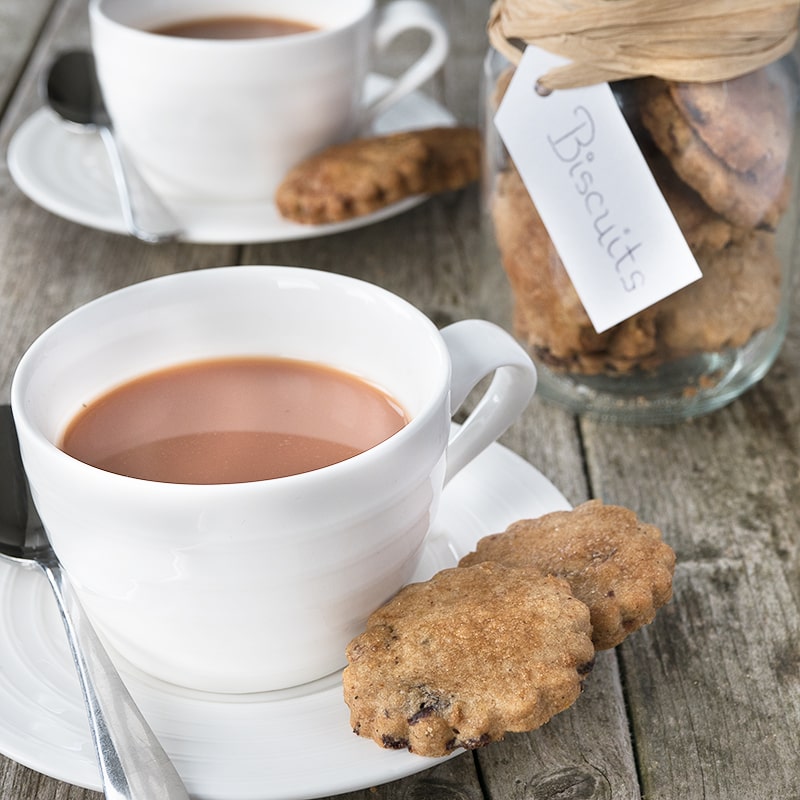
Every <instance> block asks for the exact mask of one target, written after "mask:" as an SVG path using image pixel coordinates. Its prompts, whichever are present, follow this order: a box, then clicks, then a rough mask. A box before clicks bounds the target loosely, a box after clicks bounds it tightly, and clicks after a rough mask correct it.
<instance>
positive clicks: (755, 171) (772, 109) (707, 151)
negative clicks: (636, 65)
mask: <svg viewBox="0 0 800 800" xmlns="http://www.w3.org/2000/svg"><path fill="white" fill-rule="evenodd" d="M639 87H640V93H639V102H640V107H641V117H642V122H643V124H644V126H645V128H646V129H647V130H648V131H649V133H650V135H651V136H652V137H653V140H654V142H655V143H656V145H657V146H658V147H659V149H661V151H662V152H664V154H665V155H666V156H667V157H668V158H669V160H670V161H671V163H672V166H673V167H674V169H675V171H676V172H677V173H678V175H680V177H681V178H682V179H683V180H684V181H685V182H686V183H687V184H689V185H690V186H691V187H692V188H693V189H695V190H696V191H697V192H698V193H699V194H700V195H701V196H702V197H703V199H704V200H705V201H706V203H708V205H709V206H710V207H711V208H713V209H714V210H716V211H717V212H719V213H720V214H722V215H723V216H724V217H725V218H726V219H728V220H729V221H730V222H731V223H733V224H734V225H737V226H740V227H745V228H752V227H757V226H758V227H766V228H770V229H772V228H774V227H775V226H776V225H777V222H778V220H779V219H780V216H781V215H782V213H783V211H784V210H785V206H786V202H787V200H788V195H789V191H788V185H787V177H786V165H787V160H788V155H789V146H790V135H791V106H790V103H789V99H788V97H787V96H786V93H785V89H784V87H783V85H782V81H781V78H780V76H779V75H778V74H777V73H775V72H773V71H771V70H769V68H764V69H762V70H759V71H757V72H755V73H752V74H750V75H745V76H742V77H740V78H735V79H732V80H729V81H724V82H721V83H711V84H703V85H694V84H682V83H672V82H669V81H663V80H660V79H656V78H651V79H645V80H642V81H640V82H639Z"/></svg>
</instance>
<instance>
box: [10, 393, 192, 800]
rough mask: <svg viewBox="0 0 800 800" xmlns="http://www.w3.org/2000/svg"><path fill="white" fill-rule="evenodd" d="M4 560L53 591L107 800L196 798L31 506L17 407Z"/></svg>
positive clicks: (11, 447)
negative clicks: (40, 577)
mask: <svg viewBox="0 0 800 800" xmlns="http://www.w3.org/2000/svg"><path fill="white" fill-rule="evenodd" d="M0 475H2V476H3V481H2V483H0V558H2V559H3V560H6V561H12V562H14V563H16V564H19V565H21V566H23V567H26V568H28V569H39V570H41V571H42V572H43V573H44V575H45V577H46V578H47V580H48V582H49V583H50V587H51V588H52V590H53V594H54V596H55V598H56V601H57V603H58V608H59V612H60V614H61V619H62V622H63V623H64V628H65V630H66V633H67V638H68V640H69V646H70V651H71V653H72V658H73V661H74V662H75V668H76V670H77V673H78V680H79V682H80V685H81V690H82V692H83V697H84V700H85V702H86V710H87V713H88V716H89V728H90V731H91V734H92V741H93V743H94V747H95V751H96V754H97V759H98V764H99V767H100V776H101V779H102V783H103V791H104V792H105V796H106V798H107V800H153V798H161V799H162V800H189V794H188V792H187V791H186V787H185V786H184V784H183V782H182V781H181V778H180V776H179V775H178V772H177V771H176V769H175V766H174V765H173V764H172V762H171V761H170V759H169V756H168V755H167V754H166V752H165V751H164V749H163V747H162V746H161V744H160V743H159V741H158V739H157V738H156V736H155V734H154V733H153V731H152V730H151V729H150V726H149V725H148V724H147V722H146V721H145V719H144V717H143V716H142V714H141V712H140V711H139V709H138V708H137V706H136V703H135V702H134V700H133V698H132V697H131V695H130V694H129V692H128V690H127V689H126V688H125V684H124V683H123V682H122V679H121V678H120V676H119V673H118V672H117V671H116V669H115V668H114V665H113V663H112V662H111V659H110V658H109V656H108V654H107V653H106V651H105V649H104V648H103V645H102V643H101V642H100V639H99V638H98V636H97V634H96V633H95V631H94V629H93V628H92V625H91V623H90V622H89V620H88V618H87V617H86V614H85V612H84V611H83V609H82V607H81V604H80V602H79V601H78V598H77V596H76V595H75V593H74V591H73V590H72V587H71V586H70V583H69V580H68V578H67V575H66V573H65V572H64V571H63V570H62V568H61V564H60V562H59V560H58V557H57V556H56V554H55V552H54V551H53V548H52V547H51V546H50V543H49V541H48V539H47V533H46V532H45V529H44V527H43V526H42V524H41V521H40V520H39V517H38V514H37V513H36V508H35V506H34V505H33V503H32V502H30V496H29V489H28V482H27V479H26V477H25V472H24V469H23V466H22V459H21V457H20V452H19V442H18V440H17V432H16V428H15V426H14V418H13V416H12V414H11V408H10V407H9V406H7V405H4V406H0Z"/></svg>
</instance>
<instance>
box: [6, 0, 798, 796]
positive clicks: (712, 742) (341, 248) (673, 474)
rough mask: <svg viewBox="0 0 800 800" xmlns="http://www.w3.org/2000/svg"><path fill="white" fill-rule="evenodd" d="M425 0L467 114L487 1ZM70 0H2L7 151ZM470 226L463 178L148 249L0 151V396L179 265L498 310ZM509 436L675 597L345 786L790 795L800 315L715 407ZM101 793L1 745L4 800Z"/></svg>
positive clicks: (75, 18)
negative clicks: (665, 418)
mask: <svg viewBox="0 0 800 800" xmlns="http://www.w3.org/2000/svg"><path fill="white" fill-rule="evenodd" d="M436 4H437V5H438V6H439V7H440V9H441V11H442V13H443V15H444V16H445V18H446V20H447V22H448V24H449V26H450V29H451V31H452V34H453V49H452V53H451V55H450V57H449V60H448V63H447V66H446V69H445V70H444V72H443V74H442V75H441V76H439V77H438V78H437V79H436V81H435V82H433V83H432V85H430V86H429V87H427V89H426V91H427V92H428V93H429V94H430V95H432V96H434V97H435V98H437V100H438V101H439V102H440V103H442V104H443V105H444V106H446V107H447V108H449V109H450V110H451V111H452V112H453V113H454V114H455V115H456V116H457V117H458V119H459V120H460V121H462V122H464V123H476V122H477V119H478V112H479V109H478V101H477V87H478V82H479V74H480V66H481V59H482V57H483V54H484V52H485V49H486V36H485V33H484V25H485V21H486V16H487V9H486V7H485V5H484V4H483V3H480V2H477V0H438V2H437V3H436ZM85 5H86V4H85V2H83V1H82V0H3V3H2V7H1V8H0V114H1V115H2V116H1V117H0V146H2V151H3V153H4V154H5V151H6V149H7V147H8V144H9V141H10V139H11V136H12V135H13V133H14V132H15V130H16V129H17V128H18V127H19V125H20V124H21V123H23V121H24V120H25V119H26V118H27V117H28V116H29V115H31V114H32V113H33V112H34V111H35V110H36V109H37V108H38V107H39V106H40V105H41V101H40V99H39V97H38V95H37V81H38V79H39V76H40V74H41V72H42V69H43V67H44V65H45V64H46V63H47V61H48V59H49V58H50V57H51V56H52V54H53V53H54V51H56V50H57V49H60V48H63V47H67V46H70V45H76V44H86V43H87V42H88V29H87V19H86V9H85ZM407 46H408V47H409V48H413V47H416V46H418V45H417V43H415V42H414V41H410V42H409V43H408V44H407ZM478 222H479V193H478V190H477V189H476V188H473V189H471V190H469V191H465V192H461V193H459V194H457V195H453V196H444V197H439V198H436V199H433V200H430V201H429V202H426V203H424V204H423V205H420V206H418V207H417V208H415V209H413V210H411V211H409V212H407V213H405V214H402V215H400V216H397V217H395V218H392V219H389V220H387V221H384V222H382V223H379V224H376V225H373V226H370V227H365V228H361V229H358V230H353V231H350V232H346V233H340V234H337V235H333V236H328V237H324V238H318V239H311V240H307V241H298V242H287V243H277V244H259V245H251V244H246V243H242V244H237V243H232V244H230V245H214V246H200V245H189V244H170V245H162V246H148V245H145V244H141V243H139V242H137V241H134V240H132V239H129V238H126V237H124V236H120V235H116V234H109V233H103V232H99V231H96V230H93V229H90V228H87V227H83V226H81V225H78V224H75V223H73V222H70V221H67V220H64V219H61V218H59V217H57V216H53V215H51V214H50V213H48V212H47V211H45V210H43V209H41V208H39V207H38V206H37V205H35V204H34V203H33V202H31V201H30V200H28V199H27V197H26V196H25V195H23V194H22V193H21V192H20V191H19V190H18V189H17V188H16V186H15V185H14V183H13V182H12V179H11V177H10V175H9V172H8V169H7V166H6V163H5V159H2V165H1V166H0V401H2V402H7V401H8V396H9V388H10V383H11V376H12V373H13V370H14V368H15V365H16V363H17V360H18V359H19V357H20V355H21V354H22V352H23V351H24V349H25V348H26V346H27V345H28V344H29V343H30V342H31V341H32V339H33V338H34V337H35V336H36V335H37V334H38V333H39V332H40V331H42V330H43V329H44V328H45V327H46V326H47V325H49V324H50V323H52V322H53V321H54V320H56V319H57V318H58V317H60V316H62V315H63V314H64V313H65V312H67V311H68V310H70V309H72V308H74V307H75V306H77V305H79V304H81V303H83V302H85V301H88V300H90V299H92V298H94V297H97V296H98V295H100V294H103V293H105V292H107V291H109V290H113V289H116V288H118V287H122V286H125V285H127V284H131V283H134V282H136V281H139V280H142V279H145V278H149V277H153V276H157V275H163V274H166V273H170V272H174V271H178V270H186V269H199V268H203V267H208V266H212V265H213V266H215V265H233V264H289V265H304V266H309V267H315V268H321V269H328V270H331V271H337V272H343V273H346V274H350V275H356V276H359V277H363V278H365V279H367V280H370V281H373V282H377V283H379V284H382V285H384V286H386V287H388V288H389V289H391V290H393V291H395V292H397V293H399V294H401V295H403V296H405V297H407V298H408V299H410V300H411V301H412V302H414V303H415V304H417V305H418V306H419V307H421V308H422V309H423V311H425V312H426V313H427V314H428V315H429V316H430V317H431V318H432V319H433V320H434V321H435V322H436V323H437V324H440V325H441V324H445V323H447V322H449V321H451V320H455V319H459V318H463V317H468V316H475V315H487V314H488V315H490V316H492V315H500V314H502V313H503V312H502V311H501V309H502V308H504V307H505V306H504V301H505V299H506V294H505V293H506V291H507V290H506V289H505V287H504V285H503V282H502V280H498V275H497V271H496V270H497V269H499V268H497V267H491V266H488V267H487V265H485V264H483V263H481V258H480V257H479V253H480V248H479V241H478V238H479V237H478ZM797 297H798V299H800V295H797ZM503 443H504V444H505V445H506V446H507V447H508V448H510V449H512V450H514V451H516V452H517V453H519V454H520V455H522V456H523V457H524V458H526V459H527V460H528V461H530V462H531V463H532V464H534V465H535V466H536V467H537V468H538V469H540V470H541V471H542V472H543V473H544V474H545V475H546V476H547V477H548V478H549V479H550V480H551V481H552V482H553V483H554V484H555V485H556V486H557V487H558V488H559V489H560V490H561V491H562V492H563V493H564V495H565V496H566V497H567V498H568V499H569V501H570V502H572V503H579V502H582V501H583V500H585V499H587V498H590V497H600V498H603V499H604V500H605V501H606V502H614V503H621V504H623V505H627V506H629V507H631V508H633V509H635V510H636V511H637V512H638V513H639V515H640V516H641V517H642V518H644V519H646V520H648V521H651V522H654V523H656V524H657V525H659V526H660V527H661V528H662V530H663V532H664V536H665V538H666V539H667V541H668V542H669V543H670V544H671V545H672V546H673V547H674V548H675V550H676V551H677V554H678V566H677V570H676V574H675V595H674V599H673V601H672V602H671V604H670V605H669V606H667V607H666V608H664V609H663V610H662V611H661V612H660V614H659V616H658V618H657V620H656V621H655V623H654V624H653V625H651V626H649V627H647V628H646V629H644V630H642V631H640V632H639V633H637V634H636V635H634V636H633V637H631V638H630V639H628V640H627V641H626V642H625V643H624V644H623V645H621V646H620V647H619V648H617V649H616V650H615V651H610V652H604V653H602V654H601V656H600V657H599V659H598V663H597V666H596V668H595V670H594V672H593V674H592V675H591V677H590V680H589V681H588V683H587V688H586V691H585V693H584V694H583V695H582V696H581V698H580V699H579V700H578V702H577V703H576V704H575V705H574V706H573V707H572V708H571V709H569V710H568V711H566V712H564V713H563V714H561V715H559V716H557V717H556V718H554V719H553V720H552V721H551V722H550V723H549V724H547V725H546V726H544V727H543V728H542V729H540V730H537V731H534V732H532V733H530V734H524V735H522V734H517V735H511V736H509V737H508V738H507V740H506V741H505V742H502V743H499V744H495V745H492V746H490V747H487V748H485V749H483V750H479V751H476V752H474V753H469V754H463V755H460V756H458V757H456V758H454V759H452V760H450V761H447V762H444V763H442V764H438V765H436V766H433V767H432V768H430V769H428V770H426V771H422V772H420V773H419V774H416V775H414V776H412V777H408V778H405V779H403V780H399V781H396V782H394V783H388V784H385V785H382V786H378V787H376V788H368V789H364V790H363V791H360V792H356V793H354V794H352V795H347V797H350V798H353V800H355V798H363V800H366V798H401V797H402V798H420V799H422V798H426V799H427V800H434V799H435V798H439V799H441V800H444V798H471V800H478V798H487V799H489V798H491V800H511V799H512V798H513V800H522V798H527V799H528V800H534V798H535V800H546V799H547V800H555V799H556V798H559V800H567V798H570V799H571V800H578V798H580V799H581V800H589V798H591V799H592V800H601V799H602V800H609V799H610V798H614V800H633V798H646V800H677V799H678V798H680V800H701V798H703V799H704V800H722V799H723V798H730V800H733V799H734V798H735V799H736V800H789V799H790V798H800V615H799V614H798V605H799V604H800V553H799V551H800V546H799V545H800V314H795V319H794V322H793V325H792V328H791V330H790V333H789V337H788V341H787V342H786V345H785V347H784V349H783V351H782V353H781V355H780V357H779V359H778V361H777V363H776V364H775V366H774V367H773V369H772V370H771V371H770V373H769V374H768V375H767V377H766V378H765V379H764V380H763V382H762V383H761V384H760V385H758V386H757V387H756V388H755V389H753V390H751V391H750V392H749V393H747V394H746V395H745V396H744V397H742V398H741V399H740V400H738V401H737V402H735V403H733V404H732V405H730V406H729V407H727V408H725V409H723V410H722V411H719V412H717V413H715V414H713V415H712V416H708V417H705V418H701V419H698V420H695V421H691V422H686V423H684V424H680V425H675V426H671V427H659V428H655V427H654V428H624V427H616V426H613V425H608V424H601V423H598V422H593V421H591V420H587V419H582V418H580V417H577V418H576V417H575V416H573V415H571V414H569V413H567V412H565V411H564V410H562V409H560V408H557V407H552V406H549V405H546V404H545V403H543V402H542V401H541V400H539V399H535V400H534V402H533V403H532V404H531V406H530V409H529V410H528V412H527V413H526V414H525V416H524V418H523V419H522V420H521V421H520V422H519V423H518V424H516V425H515V426H514V427H513V429H512V430H511V431H509V432H508V433H507V434H506V436H505V437H504V438H503ZM13 613H14V612H13V610H12V609H10V608H6V607H3V608H1V609H0V614H2V616H3V617H8V616H9V615H11V614H13ZM3 647H4V643H3V641H0V650H2V648H3ZM269 757H270V754H269V753H264V758H265V759H269ZM298 780H300V777H298ZM98 796H99V795H96V794H94V793H93V792H91V791H88V790H86V789H82V788H78V787H75V786H70V785H69V784H65V783H59V782H57V781H55V780H53V779H51V778H48V777H45V776H44V775H41V774H38V773H36V772H33V771H31V770H30V769H28V768H26V767H24V766H21V765H20V764H17V763H15V762H14V761H12V760H9V759H6V758H2V757H0V800H33V799H34V798H36V799H37V800H45V798H60V800H65V799H66V798H69V799H70V800H89V798H95V797H98Z"/></svg>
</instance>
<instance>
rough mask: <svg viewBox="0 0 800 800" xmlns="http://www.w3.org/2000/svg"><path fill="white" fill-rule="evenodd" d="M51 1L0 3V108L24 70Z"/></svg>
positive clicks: (14, 0) (10, 0) (9, 1)
mask: <svg viewBox="0 0 800 800" xmlns="http://www.w3.org/2000/svg"><path fill="white" fill-rule="evenodd" d="M51 5H52V0H4V1H3V3H2V4H0V109H2V108H5V106H6V103H7V102H8V99H9V97H10V96H11V94H12V92H13V91H14V90H15V88H16V83H17V81H18V80H19V77H20V76H21V75H22V72H23V70H24V68H25V63H26V62H27V59H28V56H29V55H30V52H31V50H32V48H33V44H34V42H35V41H36V37H37V36H38V34H39V31H40V29H41V28H42V26H43V25H44V23H45V20H46V19H47V14H48V12H49V11H50V6H51Z"/></svg>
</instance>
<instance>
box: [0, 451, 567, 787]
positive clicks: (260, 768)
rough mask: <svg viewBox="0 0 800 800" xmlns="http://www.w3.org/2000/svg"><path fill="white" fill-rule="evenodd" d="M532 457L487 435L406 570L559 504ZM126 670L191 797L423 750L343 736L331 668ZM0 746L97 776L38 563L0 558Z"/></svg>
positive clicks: (407, 765) (389, 776)
mask: <svg viewBox="0 0 800 800" xmlns="http://www.w3.org/2000/svg"><path fill="white" fill-rule="evenodd" d="M567 508H569V504H568V503H567V501H566V499H565V498H564V497H563V496H562V495H561V493H560V492H559V491H558V490H557V489H556V488H555V487H554V486H553V485H552V484H551V483H550V482H549V481H548V480H547V479H546V478H545V477H544V476H543V475H542V474H541V473H540V472H538V471H537V470H536V469H534V467H532V466H531V465H530V464H528V463H527V462H526V461H524V460H523V459H521V458H520V457H519V456H517V455H516V454H514V453H512V452H511V451H510V450H508V449H506V448H504V447H502V446H500V445H498V444H495V445H492V446H491V447H489V448H488V449H487V450H486V451H484V453H482V454H481V455H480V456H479V457H478V458H477V459H476V460H475V461H474V462H473V463H472V464H471V465H469V466H468V467H466V468H465V469H464V471H463V472H461V473H459V474H458V475H457V476H456V477H455V478H454V479H453V481H452V482H451V483H450V485H449V486H448V487H447V489H446V490H445V493H444V497H443V500H442V505H441V509H440V513H439V515H438V517H437V520H436V524H435V526H434V529H433V531H432V534H431V537H430V540H429V543H428V545H427V547H426V550H425V553H424V556H423V562H422V564H421V566H420V568H419V570H418V572H417V574H416V576H415V579H416V580H424V579H427V578H428V577H430V576H431V575H433V574H434V573H435V572H437V571H438V570H440V569H443V568H445V567H450V566H453V565H455V563H456V561H457V560H458V559H459V558H460V557H461V556H463V555H464V554H465V553H467V552H469V551H470V550H471V549H472V548H473V547H474V544H475V542H476V541H477V540H478V539H479V538H480V537H482V536H484V535H486V534H488V533H494V532H497V531H501V530H503V529H504V528H505V527H506V526H507V525H509V524H510V523H511V522H513V521H515V520H517V519H522V518H525V517H536V516H540V515H541V514H544V513H547V512H549V511H554V510H558V509H567ZM119 666H120V669H121V671H122V674H123V677H124V679H125V682H126V684H127V685H128V687H129V689H130V691H131V693H132V694H133V696H134V698H135V699H136V701H137V702H138V704H139V706H140V708H141V709H142V712H143V713H144V715H145V716H146V717H147V719H148V721H149V722H150V724H151V725H152V727H153V729H154V730H155V732H156V733H157V735H158V736H159V738H160V740H161V742H162V744H163V745H164V747H165V749H166V750H167V751H168V753H169V754H170V756H171V757H172V759H173V760H174V762H175V766H176V767H177V769H178V771H179V772H180V774H181V776H182V777H183V779H184V781H185V782H186V785H187V787H188V789H189V791H190V793H191V794H192V797H193V798H197V799H198V800H199V799H201V798H202V800H305V799H306V798H317V797H323V796H328V795H332V794H338V793H341V792H347V791H355V790H357V789H363V788H366V787H369V786H375V785H378V784H381V783H386V782H388V781H392V780H396V779H398V778H402V777H405V776H406V775H411V774H413V773H415V772H420V771H422V770H424V769H427V768H429V767H431V766H433V764H435V763H436V762H435V761H434V760H432V759H427V758H424V757H421V756H416V755H412V754H410V753H408V752H407V751H390V750H382V749H381V748H380V747H378V746H377V745H376V744H375V743H374V742H372V741H370V740H366V739H360V738H358V737H357V736H355V735H354V734H353V733H352V732H351V730H350V726H349V712H348V709H347V706H346V705H345V703H344V701H343V699H342V689H341V677H340V673H336V674H335V675H332V676H329V677H328V678H324V679H322V680H320V681H316V682H314V683H310V684H306V685H305V686H300V687H297V688H294V689H289V690H284V691H279V692H269V693H263V694H255V695H243V696H228V695H214V694H204V693H200V692H195V691H190V690H184V689H180V688H178V687H175V686H172V685H170V684H166V683H161V682H159V681H156V680H155V679H153V678H150V677H148V676H146V675H144V674H142V673H140V672H137V671H135V670H133V669H132V668H130V667H127V668H126V666H125V664H124V663H120V664H119ZM0 752H3V753H4V754H5V755H7V756H9V757H10V758H12V759H14V760H16V761H19V762H21V763H23V764H25V765H27V766H29V767H31V768H33V769H35V770H38V771H39V772H43V773H45V774H47V775H50V776H52V777H54V778H57V779H59V780H63V781H67V782H69V783H74V784H78V785H79V786H83V787H86V788H90V789H95V790H99V789H100V780H99V776H98V770H97V766H96V764H95V760H94V753H93V750H92V745H91V741H90V738H89V732H88V727H87V723H86V720H85V712H84V708H83V704H82V701H81V697H80V691H79V689H78V683H77V678H76V677H75V674H74V671H73V666H72V662H71V659H70V656H69V651H68V650H67V644H66V640H65V636H64V631H63V628H62V626H61V622H60V619H59V617H58V615H57V612H56V607H55V602H54V600H53V598H52V596H51V592H50V589H49V587H48V586H47V583H46V581H45V579H44V577H43V576H41V575H40V574H39V573H38V571H28V570H24V569H20V568H19V567H15V566H13V565H9V564H6V563H0Z"/></svg>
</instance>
